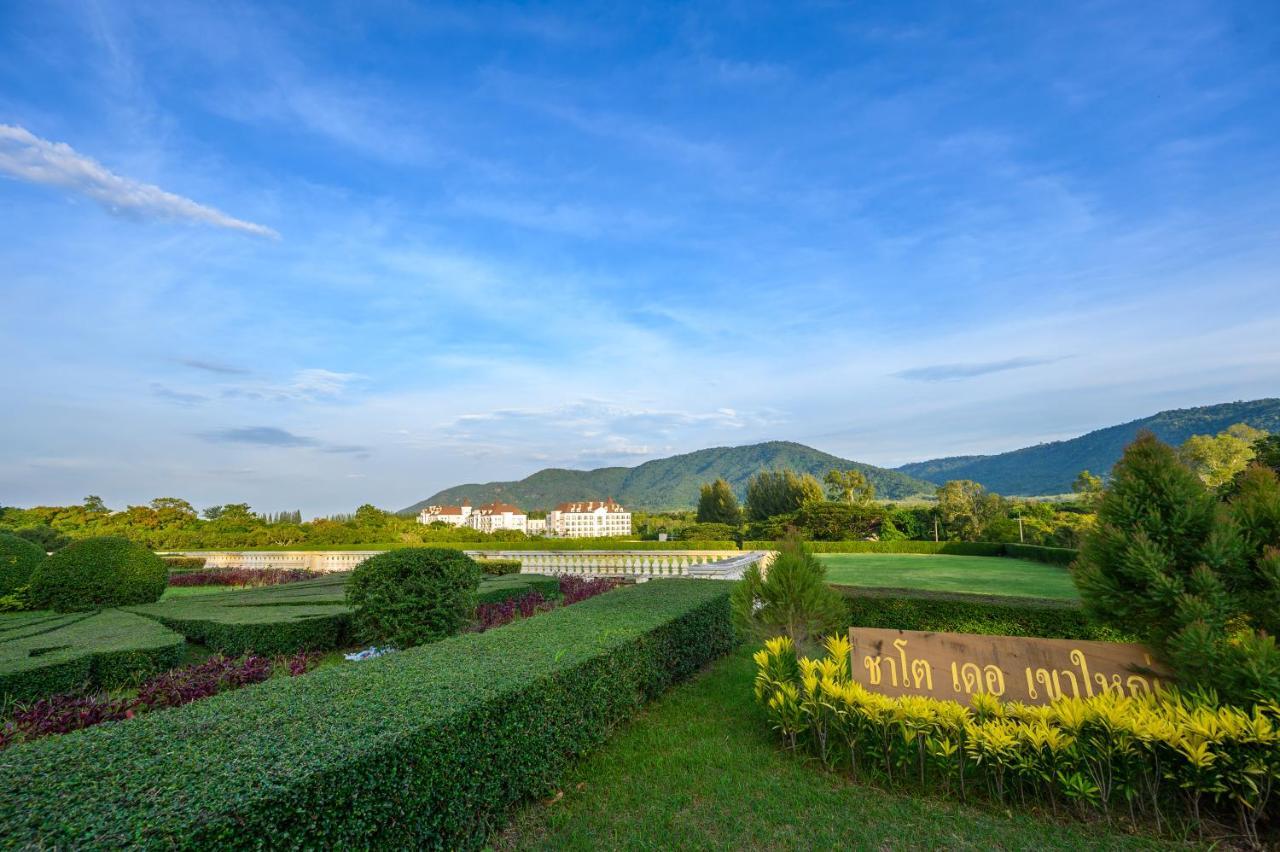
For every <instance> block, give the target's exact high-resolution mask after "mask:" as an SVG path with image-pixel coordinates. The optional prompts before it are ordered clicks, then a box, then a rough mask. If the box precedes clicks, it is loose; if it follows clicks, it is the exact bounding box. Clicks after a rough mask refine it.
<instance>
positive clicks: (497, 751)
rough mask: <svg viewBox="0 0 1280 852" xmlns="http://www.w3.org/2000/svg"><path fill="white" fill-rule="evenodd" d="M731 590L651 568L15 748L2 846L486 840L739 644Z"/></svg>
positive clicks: (1, 821) (0, 809)
mask: <svg viewBox="0 0 1280 852" xmlns="http://www.w3.org/2000/svg"><path fill="white" fill-rule="evenodd" d="M729 591H730V586H729V584H727V583H722V582H718V581H714V580H708V581H699V580H686V579H679V580H676V579H673V580H656V581H653V582H649V583H644V584H641V585H638V586H632V587H627V588H623V589H619V590H617V591H614V592H610V593H609V594H605V595H600V596H598V597H595V598H592V599H590V600H588V601H584V602H582V603H580V604H575V605H574V606H571V607H564V608H561V609H557V610H555V611H553V612H549V613H546V614H543V615H539V616H538V617H537V618H529V619H521V620H519V621H517V622H515V623H513V624H510V625H507V626H505V627H502V628H500V629H497V630H490V631H487V632H485V633H479V634H464V635H461V636H457V637H453V638H451V639H446V640H444V641H442V642H438V643H435V644H432V645H425V646H422V647H419V648H413V649H410V650H408V651H403V652H401V653H398V654H390V655H387V656H385V657H381V658H379V659H376V660H370V661H367V662H363V663H360V664H358V665H350V666H334V667H331V668H326V669H321V670H319V671H317V672H314V673H312V674H310V675H307V676H306V677H299V678H280V679H276V680H272V681H269V682H267V683H264V684H260V685H258V686H253V687H249V688H246V689H243V690H239V691H237V692H231V693H224V694H222V695H217V696H214V697H212V698H209V699H206V700H204V701H199V702H196V703H194V704H189V705H187V706H185V707H180V708H176V709H174V710H168V711H165V712H164V713H155V714H149V715H146V716H142V717H140V718H137V719H133V720H130V721H127V722H118V723H111V724H105V725H99V726H97V727H95V728H90V729H87V730H83V731H79V732H76V733H73V734H68V735H65V736H61V737H50V738H47V739H43V740H39V741H36V742H32V743H26V744H22V745H17V746H14V747H12V748H10V749H9V750H8V751H6V752H5V753H4V756H3V759H2V760H0V789H3V790H5V791H6V793H5V795H4V796H3V797H0V845H3V846H16V847H38V848H53V847H83V846H94V847H102V848H109V847H110V848H115V847H124V846H128V847H138V846H149V847H179V848H222V847H226V848H231V847H234V848H249V847H263V846H272V847H294V848H298V847H309V848H341V847H353V848H371V847H377V848H392V847H394V848H423V847H432V848H477V847H480V846H481V845H483V843H484V842H485V840H486V839H487V835H488V833H489V832H490V831H491V830H492V829H494V828H495V827H498V826H500V825H501V824H502V823H503V821H504V820H505V818H506V815H507V813H508V812H509V810H510V809H511V808H512V807H513V806H514V805H516V804H517V803H519V802H520V801H522V800H524V799H527V798H529V797H531V796H538V795H545V794H547V793H548V792H549V791H550V790H551V789H553V788H554V784H555V783H556V782H557V780H558V779H559V778H560V777H561V774H562V772H563V770H564V768H565V767H566V765H567V764H568V762H569V761H570V760H572V759H573V758H574V757H575V756H577V755H579V754H581V753H582V752H583V751H585V750H586V749H588V748H591V747H592V746H594V745H596V744H598V743H599V742H601V741H602V740H603V739H604V738H605V737H606V736H607V734H608V732H609V730H610V728H611V727H612V726H613V725H615V724H617V723H618V722H620V721H623V720H625V719H628V718H630V717H632V716H633V715H634V714H635V712H636V710H637V709H638V708H639V707H640V706H641V705H642V704H643V703H644V702H645V701H646V700H648V699H651V698H653V697H655V696H656V695H658V694H660V693H661V692H662V691H663V690H665V689H666V688H667V687H669V686H670V685H671V684H672V683H675V682H677V681H679V680H682V679H684V678H686V677H688V676H689V675H691V674H693V673H694V672H695V671H697V670H698V669H699V668H700V667H701V666H703V665H705V664H706V663H707V662H709V661H710V660H713V659H715V658H716V657H719V656H721V655H722V654H724V653H726V652H727V651H728V650H729V649H730V647H731V646H732V644H733V641H734V640H733V632H732V628H731V625H730V619H729V597H728V596H729Z"/></svg>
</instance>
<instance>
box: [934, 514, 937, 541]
mask: <svg viewBox="0 0 1280 852" xmlns="http://www.w3.org/2000/svg"><path fill="white" fill-rule="evenodd" d="M933 540H934V541H937V540H938V519H937V518H934V519H933Z"/></svg>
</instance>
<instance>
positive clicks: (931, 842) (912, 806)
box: [493, 648, 1157, 850]
mask: <svg viewBox="0 0 1280 852" xmlns="http://www.w3.org/2000/svg"><path fill="white" fill-rule="evenodd" d="M754 673H755V672H754V666H753V664H752V662H751V658H750V649H749V648H743V649H740V650H739V651H737V652H736V653H734V654H733V655H732V656H731V657H729V658H728V659H726V660H722V661H720V662H719V663H716V664H714V665H713V666H712V667H711V668H710V669H709V670H708V671H707V672H705V673H704V674H703V675H702V676H701V677H699V678H698V679H697V680H695V681H693V682H691V683H688V684H684V685H682V686H679V687H677V688H676V689H675V690H673V691H672V692H670V693H669V694H667V695H666V696H665V697H663V698H661V699H659V700H658V701H657V702H655V703H653V704H651V705H649V707H647V708H646V709H645V710H644V712H643V713H642V714H641V715H640V716H639V717H638V718H637V719H636V720H635V721H634V722H632V723H631V724H630V725H628V726H626V727H625V728H623V729H622V730H620V731H617V732H615V734H614V735H613V736H612V738H611V739H610V740H609V742H608V743H607V744H605V745H604V746H603V747H601V748H600V749H597V750H596V751H594V752H592V753H591V754H590V755H588V756H587V757H585V758H584V759H582V760H581V761H579V762H578V763H577V764H575V765H574V766H573V767H572V768H571V769H570V771H569V772H568V773H567V774H566V776H565V778H564V783H563V788H562V789H563V797H562V798H558V799H555V800H553V801H550V802H549V803H547V802H543V803H538V804H533V805H529V806H526V807H525V808H524V809H522V810H521V811H520V812H519V813H518V814H517V816H516V818H515V820H514V821H513V822H512V823H511V825H510V826H509V827H508V828H507V829H506V830H505V831H504V832H503V833H501V834H500V835H498V836H496V837H494V838H493V843H494V845H495V846H496V847H498V848H500V849H531V848H536V849H584V850H586V849H602V848H605V849H665V848H681V849H917V848H923V849H932V848H947V849H993V848H995V849H1126V848H1157V845H1156V844H1154V843H1151V842H1149V841H1146V840H1143V839H1135V838H1130V837H1126V836H1123V835H1119V834H1115V833H1111V832H1108V831H1107V830H1106V829H1104V828H1103V827H1102V826H1099V825H1084V824H1080V823H1062V824H1055V823H1052V822H1049V821H1047V820H1043V819H1039V818H1036V817H1032V816H1027V815H1020V814H1015V815H1013V816H1006V815H1003V814H999V813H993V812H991V811H988V810H982V809H979V808H976V807H969V806H964V805H961V804H959V803H956V802H952V801H948V800H944V799H934V798H928V797H920V796H915V795H910V794H907V793H895V792H886V791H883V790H880V789H877V788H874V787H867V786H861V785H858V784H854V783H852V782H851V781H849V780H847V779H845V778H843V777H842V776H839V775H834V774H830V773H826V772H823V771H821V770H819V769H818V768H817V767H816V766H814V765H813V764H812V763H806V762H805V761H804V760H802V759H801V758H799V757H798V756H795V755H791V754H788V753H786V752H784V751H783V750H782V749H781V748H780V747H779V746H778V744H777V742H776V741H775V739H774V737H773V736H772V733H771V732H770V731H769V728H768V725H767V724H766V722H765V720H764V718H763V717H762V715H761V714H760V712H759V710H758V709H757V708H756V707H755V705H754V704H753V703H752V701H751V680H752V678H753V676H754Z"/></svg>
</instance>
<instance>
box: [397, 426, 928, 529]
mask: <svg viewBox="0 0 1280 852" xmlns="http://www.w3.org/2000/svg"><path fill="white" fill-rule="evenodd" d="M775 467H783V468H791V469H793V470H798V471H803V472H806V473H812V474H813V475H814V476H817V477H818V478H819V479H821V478H822V476H823V475H824V474H826V472H827V471H829V470H831V469H832V468H839V469H841V470H847V469H850V468H856V469H857V470H860V471H862V472H863V473H864V474H866V476H867V478H868V479H870V480H871V482H873V483H874V484H875V486H876V494H877V495H878V496H880V497H886V498H899V497H910V496H912V495H915V494H932V493H933V486H932V485H930V484H929V483H928V482H924V481H921V480H919V479H915V478H913V477H911V476H909V475H907V474H905V473H900V472H898V471H893V470H886V469H885V468H881V467H873V466H872V465H869V464H862V463H860V462H855V461H848V460H847V459H842V458H839V457H837V456H833V455H831V454H829V453H824V452H821V451H819V450H815V449H813V448H812V447H806V446H804V445H803V444H795V443H791V442H789V441H770V442H768V443H764V444H751V445H748V446H745V447H714V448H712V449H708V450H698V451H697V452H693V453H685V454H683V455H679V456H671V457H669V458H665V459H655V460H653V461H649V462H645V463H644V464H642V465H639V466H638V467H602V468H599V469H597V470H564V469H560V468H548V469H546V470H540V471H538V472H537V473H535V474H533V475H532V476H528V477H526V478H524V479H522V480H520V481H519V482H488V483H484V484H482V485H481V484H471V485H456V486H454V487H452V488H446V489H445V490H443V491H440V492H438V493H436V494H432V495H431V496H430V497H428V498H427V499H425V500H422V501H420V502H418V503H414V504H413V505H412V506H409V507H408V508H405V509H403V510H401V512H400V514H402V515H408V514H417V513H418V512H419V511H420V510H421V509H422V508H423V507H424V506H429V505H435V504H443V505H454V506H456V505H458V504H459V503H461V502H462V501H463V499H469V500H470V501H471V503H472V504H473V505H478V504H480V503H488V502H490V501H492V500H503V501H506V502H510V503H515V504H516V505H517V506H520V507H521V508H523V509H550V508H552V507H554V506H555V505H556V504H557V503H563V502H566V501H569V500H600V499H603V498H605V497H613V498H614V499H615V500H617V501H618V502H620V503H621V504H622V505H623V506H626V507H627V508H629V509H650V510H656V509H687V508H691V507H693V506H696V505H697V503H698V486H700V485H701V484H702V483H704V482H710V481H711V480H713V479H715V478H716V477H724V478H725V479H726V480H728V482H729V484H730V485H732V486H733V488H734V490H735V491H736V492H738V496H739V497H740V498H741V497H742V496H744V495H745V493H746V486H747V478H748V477H750V476H751V475H752V474H754V473H758V472H759V471H762V470H768V469H770V468H775Z"/></svg>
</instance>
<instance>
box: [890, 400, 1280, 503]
mask: <svg viewBox="0 0 1280 852" xmlns="http://www.w3.org/2000/svg"><path fill="white" fill-rule="evenodd" d="M1235 423H1248V424H1249V425H1251V426H1255V427H1257V428H1259V429H1266V430H1267V431H1270V432H1276V431H1280V399H1256V400H1250V401H1248V402H1228V403H1222V404H1220V405H1205V406H1201V407H1199V408H1181V409H1173V410H1170V411H1161V412H1160V413H1158V414H1153V415H1151V416H1150V417H1144V418H1142V419H1141V420H1133V421H1131V422H1129V423H1122V424H1120V425H1118V426H1109V427H1107V428H1105V429H1098V430H1096V431H1093V432H1090V433H1088V434H1087V435H1081V436H1080V437H1078V438H1072V439H1070V440H1067V441H1051V442H1049V443H1046V444H1037V445H1036V446H1034V447H1024V448H1023V449H1020V450H1013V451H1012V452H1007V453H999V454H997V455H991V456H957V457H953V458H944V459H930V460H929V461H923V462H913V463H911V464H904V465H902V466H901V467H899V468H898V470H899V471H901V472H902V473H907V474H910V475H912V476H918V477H920V478H921V479H927V480H929V481H931V482H938V483H941V482H943V481H945V480H948V479H972V480H975V481H977V482H981V483H982V484H983V485H985V486H986V487H987V488H990V489H991V490H993V491H998V492H1000V493H1001V494H1065V493H1068V492H1070V491H1071V483H1072V482H1073V481H1074V480H1075V478H1076V475H1077V474H1079V473H1080V471H1082V470H1085V469H1088V470H1091V471H1093V472H1094V473H1097V474H1105V473H1107V472H1109V471H1110V470H1111V467H1112V465H1114V464H1115V463H1116V461H1118V460H1119V458H1120V454H1121V452H1123V450H1124V447H1125V445H1126V444H1128V443H1129V442H1130V441H1132V440H1133V439H1134V438H1135V437H1136V436H1137V434H1138V432H1139V431H1140V430H1142V429H1148V430H1150V431H1152V432H1154V433H1155V435H1156V437H1158V438H1159V439H1160V440H1162V441H1164V442H1166V443H1170V444H1180V443H1182V442H1183V441H1185V440H1186V439H1187V438H1189V437H1191V436H1192V435H1215V434H1217V433H1218V432H1221V431H1222V430H1223V429H1226V428H1227V427H1228V426H1231V425H1232V424H1235Z"/></svg>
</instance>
